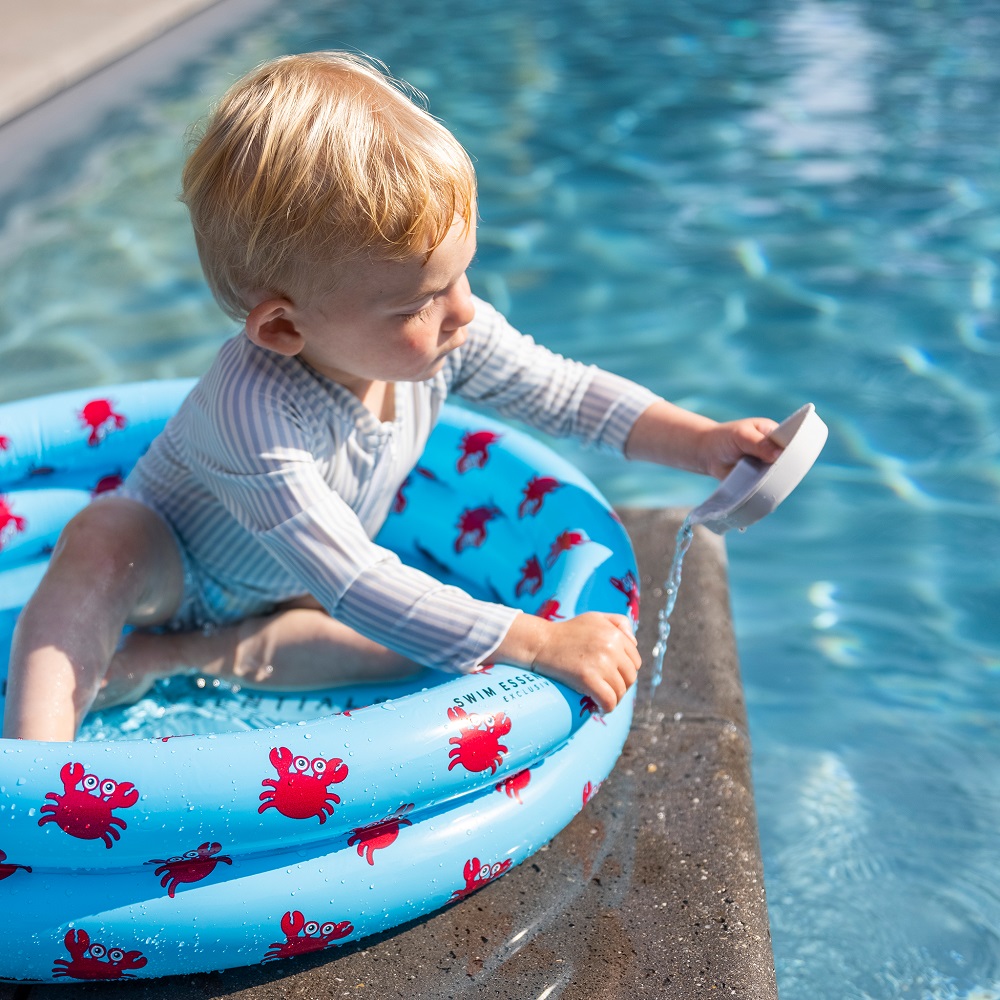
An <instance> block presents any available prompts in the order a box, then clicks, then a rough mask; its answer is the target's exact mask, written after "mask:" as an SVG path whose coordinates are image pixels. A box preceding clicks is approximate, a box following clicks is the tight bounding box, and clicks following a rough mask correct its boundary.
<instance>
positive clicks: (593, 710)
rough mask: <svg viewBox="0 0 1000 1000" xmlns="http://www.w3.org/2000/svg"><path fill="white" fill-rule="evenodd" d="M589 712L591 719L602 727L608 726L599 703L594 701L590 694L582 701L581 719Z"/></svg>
mask: <svg viewBox="0 0 1000 1000" xmlns="http://www.w3.org/2000/svg"><path fill="white" fill-rule="evenodd" d="M588 712H589V713H590V717H591V718H592V719H594V720H596V721H597V722H599V723H600V724H601V725H602V726H606V725H607V723H606V722H605V721H604V716H603V715H602V713H601V707H600V705H598V704H597V702H596V701H594V699H593V698H591V697H590V695H589V694H585V695H584V696H583V697H582V698H581V699H580V717H581V718H582V717H583V716H584V715H586V714H587V713H588Z"/></svg>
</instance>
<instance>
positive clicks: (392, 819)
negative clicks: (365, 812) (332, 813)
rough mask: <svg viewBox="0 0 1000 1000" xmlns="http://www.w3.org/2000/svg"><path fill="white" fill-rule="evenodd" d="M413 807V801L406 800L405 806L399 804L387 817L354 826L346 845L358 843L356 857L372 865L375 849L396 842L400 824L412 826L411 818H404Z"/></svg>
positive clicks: (379, 849)
mask: <svg viewBox="0 0 1000 1000" xmlns="http://www.w3.org/2000/svg"><path fill="white" fill-rule="evenodd" d="M412 808H413V803H412V802H408V803H407V804H406V805H405V806H400V807H399V808H398V809H397V810H396V811H395V812H394V813H393V814H392V815H391V816H389V817H388V818H387V819H380V820H379V821H378V822H377V823H369V824H368V825H367V826H359V827H356V828H355V830H354V833H353V834H352V836H351V838H350V840H348V841H347V846H348V847H352V846H353V845H354V844H357V845H358V857H359V858H363V857H367V858H368V864H370V865H374V864H375V859H374V858H373V857H372V855H373V854H374V852H375V851H381V850H382V849H383V848H386V847H389V845H390V844H394V843H395V842H396V838H397V837H398V836H399V828H400V827H401V826H413V822H412V820H408V819H405V818H404V817H405V816H406V814H407V813H408V812H409V811H410V810H411V809H412Z"/></svg>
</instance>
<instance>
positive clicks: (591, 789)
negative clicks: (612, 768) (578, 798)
mask: <svg viewBox="0 0 1000 1000" xmlns="http://www.w3.org/2000/svg"><path fill="white" fill-rule="evenodd" d="M600 789H601V783H600V782H597V784H596V785H592V784H591V783H590V782H589V781H588V782H587V783H586V784H585V785H584V786H583V804H584V805H586V804H587V803H588V802H589V801H590V800H591V799H592V798H593V797H594V796H595V795H596V794H597V793H598V792H599V791H600Z"/></svg>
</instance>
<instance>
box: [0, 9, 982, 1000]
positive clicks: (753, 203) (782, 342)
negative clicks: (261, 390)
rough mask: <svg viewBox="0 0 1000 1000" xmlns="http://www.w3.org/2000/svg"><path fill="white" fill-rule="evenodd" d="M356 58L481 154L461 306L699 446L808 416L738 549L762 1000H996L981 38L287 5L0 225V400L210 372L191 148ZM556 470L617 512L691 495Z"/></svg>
mask: <svg viewBox="0 0 1000 1000" xmlns="http://www.w3.org/2000/svg"><path fill="white" fill-rule="evenodd" d="M342 46H350V47H357V48H360V49H363V50H367V51H370V52H372V53H374V54H376V55H378V56H380V57H381V58H382V59H384V60H385V61H386V62H388V63H389V64H390V66H391V67H392V69H393V70H394V72H396V73H397V74H399V75H401V76H403V77H405V78H407V79H409V80H410V81H411V82H412V83H414V84H416V85H417V86H419V87H421V88H423V89H424V90H425V91H426V92H427V93H428V95H429V97H430V101H431V108H432V110H433V111H434V112H435V113H436V114H437V115H438V116H440V117H441V118H443V119H444V120H445V121H446V122H447V123H448V124H449V125H450V126H451V127H452V129H453V130H454V131H455V132H456V133H457V134H458V136H459V137H460V139H461V140H462V141H463V142H464V143H465V145H466V146H467V147H468V148H469V149H470V151H471V152H472V153H473V154H474V156H475V158H476V161H477V165H478V169H479V173H480V179H481V197H482V202H481V214H482V228H481V234H480V242H481V250H480V253H479V260H478V263H477V266H476V270H475V272H474V278H473V281H474V285H475V286H476V288H477V290H478V291H479V292H480V293H481V294H483V295H485V296H486V297H488V298H490V299H492V301H493V302H494V303H496V304H497V305H498V306H500V307H501V308H503V309H505V310H507V311H508V313H509V315H510V316H511V318H512V320H513V321H514V322H515V324H517V325H519V326H521V327H522V328H523V329H525V330H527V331H529V332H531V333H533V334H534V335H535V336H537V337H538V338H539V339H541V340H542V341H544V342H545V343H547V344H549V345H551V346H553V347H555V348H557V349H559V350H562V351H565V352H567V353H571V354H573V355H575V356H577V357H580V358H582V359H584V360H588V361H592V362H595V363H598V364H601V365H605V366H607V367H609V368H612V369H614V370H616V371H619V372H621V373H623V374H625V375H629V376H631V377H634V378H637V379H640V380H642V381H645V382H646V383H647V384H649V385H651V386H652V387H653V388H654V389H656V390H658V391H660V392H662V393H664V394H665V395H666V396H668V397H670V398H672V399H674V400H675V401H677V402H679V403H681V404H684V405H687V406H691V407H694V408H697V409H699V410H702V411H704V412H705V413H708V414H710V415H711V416H714V417H717V418H729V417H735V416H740V415H746V414H749V413H757V412H760V413H766V414H769V415H773V416H775V417H778V418H780V417H783V416H785V415H786V414H788V413H790V412H791V411H792V410H793V409H795V408H797V407H798V406H799V405H800V404H801V403H803V402H805V401H809V400H811V401H813V402H814V403H815V404H816V406H817V408H818V410H819V412H820V414H821V415H822V416H823V417H824V419H825V420H826V421H827V423H828V424H829V425H830V428H831V437H830V442H829V444H828V445H827V448H826V451H825V452H824V455H823V459H822V464H821V465H820V466H818V467H817V468H815V469H814V470H813V472H812V473H811V474H810V476H809V478H808V479H807V480H806V482H805V484H804V485H803V486H802V487H801V488H800V489H799V490H798V491H797V492H796V494H795V495H794V496H793V497H792V498H791V499H790V500H789V501H788V502H787V504H786V505H785V506H784V507H782V509H781V511H780V512H778V514H776V515H775V516H773V517H772V518H770V519H768V521H766V522H763V523H761V524H760V525H758V526H756V527H755V528H753V529H751V531H749V532H748V533H747V534H746V535H742V536H739V537H735V538H732V539H730V540H729V551H730V558H731V564H732V565H731V576H732V586H733V601H734V607H735V615H736V628H737V634H738V640H739V645H740V650H741V656H742V662H743V668H744V675H745V682H746V686H747V690H748V696H749V703H750V713H751V726H752V730H753V739H754V747H755V752H756V761H755V763H756V782H757V795H758V807H759V812H760V821H761V832H762V838H763V848H764V856H765V868H766V876H767V888H768V895H769V902H770V912H771V921H772V928H773V934H774V946H775V954H776V961H777V967H778V979H779V985H780V988H781V993H782V997H783V998H784V1000H807V998H808V1000H815V998H819V997H822V998H831V1000H834V998H835V1000H841V998H845V997H847V998H886V997H908V998H909V997H914V998H918V997H919V998H951V997H956V998H969V1000H987V998H997V997H1000V941H998V937H997V935H998V929H1000V874H998V870H1000V865H998V850H997V847H998V830H1000V614H998V613H997V608H998V606H1000V585H998V574H1000V570H998V568H997V567H998V562H1000V505H998V500H1000V463H998V450H1000V431H998V426H1000V422H998V394H1000V327H998V322H997V321H998V311H997V301H996V298H997V292H996V283H997V253H998V250H1000V127H998V126H1000V120H998V119H1000V110H998V109H1000V61H998V60H997V58H996V53H997V51H998V50H1000V10H997V8H996V7H995V5H994V4H993V3H992V2H990V0H922V2H921V0H877V2H876V0H866V2H857V3H850V2H832V0H831V2H821V0H781V2H777V0H757V2H755V3H753V4H751V3H746V2H741V0H711V2H709V0H692V2H686V3H683V4H681V3H675V4H666V3H663V2H652V0H619V2H617V3H615V4H609V3H607V2H606V0H600V2H597V0H593V2H589V0H559V2H558V3H556V2H550V0H530V2H529V0H508V2H507V3H505V4H503V5H502V9H501V8H500V5H497V4H495V3H493V2H492V0H489V2H487V0H463V2H461V3H458V2H456V0H442V2H440V3H437V4H432V5H427V4H423V3H420V4H418V3H415V2H412V0H390V2H386V3H381V4H359V3H353V2H344V3H341V4H329V3H326V2H319V0H316V2H314V3H307V2H302V0H292V2H286V3H283V4H282V5H281V9H280V11H276V12H275V13H273V14H272V15H269V16H268V17H266V18H265V19H263V20H262V21H260V22H258V23H257V24H255V25H254V26H253V27H252V28H250V29H248V30H247V31H245V32H243V33H242V34H241V35H240V36H239V37H238V38H236V39H235V40H233V41H231V42H230V43H227V44H226V45H224V46H222V47H220V48H218V49H217V50H216V51H214V52H212V53H211V54H209V55H207V56H205V57H203V58H194V59H192V62H191V64H190V65H188V66H187V67H185V69H184V71H183V73H181V74H178V80H177V82H176V84H175V85H172V86H165V87H160V88H157V89H156V90H155V92H151V93H149V94H145V95H137V100H136V103H135V105H134V107H133V108H132V109H131V110H129V111H128V112H127V113H118V114H116V115H115V116H113V118H112V119H109V121H108V122H107V123H106V124H105V126H103V127H102V128H101V130H100V134H99V135H95V137H94V138H93V141H92V142H91V143H89V144H85V145H84V146H75V147H74V148H73V150H71V151H68V152H66V153H64V154H63V155H62V157H61V160H60V158H59V157H56V158H55V160H53V162H52V163H51V164H50V166H52V167H53V168H58V169H57V170H56V171H55V172H54V173H53V174H52V175H51V176H53V177H55V176H58V177H59V178H60V182H59V184H58V185H54V186H53V185H47V183H46V176H47V175H46V174H45V173H44V172H40V173H39V174H37V175H36V176H35V177H34V178H33V181H32V189H31V193H30V196H29V194H28V193H27V192H24V193H22V195H21V196H20V197H18V198H16V199H15V200H14V204H15V207H14V208H12V209H10V211H8V212H7V214H6V217H5V220H4V227H5V228H4V232H3V239H2V241H0V269H2V270H0V396H3V397H6V398H12V397H15V396H25V395H31V394H34V393H38V392H43V391H50V390H55V389H60V388H65V387H69V386H76V385H84V384H91V383H95V382H100V381H112V380H126V379H133V378H146V377H152V376H167V375H176V374H197V373H199V372H201V371H202V370H204V368H205V367H206V365H207V364H208V362H209V360H210V358H211V356H212V355H213V353H214V351H215V349H216V348H217V347H218V345H219V343H220V342H221V341H222V340H223V339H224V338H225V337H226V336H228V335H230V334H231V332H232V326H231V324H230V323H229V322H228V321H227V320H225V319H224V318H223V317H222V315H221V313H220V312H219V311H218V310H217V309H216V307H215V306H214V305H213V304H212V302H211V301H210V299H209V296H208V294H207V292H206V290H205V288H204V286H203V284H202V283H201V280H200V276H199V270H198V265H197V260H196V257H195V253H194V248H193V245H192V241H191V238H190V235H189V232H188V224H187V220H186V218H185V213H184V211H183V209H182V207H181V206H180V205H179V204H178V203H177V202H176V191H177V188H178V175H179V169H180V163H181V159H182V150H183V142H182V137H183V132H184V128H185V126H186V125H187V124H188V123H189V122H190V121H191V120H193V119H194V118H196V117H198V116H199V115H200V114H201V113H202V112H203V111H204V109H205V107H206V105H207V103H208V100H209V98H210V96H211V95H215V94H217V93H219V92H220V91H221V90H222V89H223V88H224V86H225V85H226V84H227V82H228V81H229V80H230V79H231V78H232V77H233V76H234V75H236V74H238V73H239V72H241V71H242V70H244V69H245V68H247V67H248V66H250V65H252V64H253V63H255V62H256V61H258V60H259V59H261V58H264V57H267V56H269V55H273V54H277V53H280V52H284V51H292V50H297V49H298V50H304V49H311V48H320V47H342ZM47 188H51V189H50V190H46V189H47ZM4 204H6V205H9V204H10V202H9V201H8V202H5V203H4ZM579 462H580V463H581V465H582V466H583V467H584V468H585V469H586V471H587V472H588V473H589V474H590V475H591V476H592V477H593V478H594V479H595V480H596V482H597V483H598V484H599V485H600V486H601V487H602V488H603V489H604V491H605V492H606V493H607V494H608V495H609V496H610V498H611V499H612V500H613V501H615V502H616V503H629V504H657V505H659V504H691V503H696V502H700V500H702V499H704V496H705V495H706V493H707V489H708V484H707V483H706V482H704V481H701V480H698V479H696V478H695V477H691V476H686V475H682V474H679V473H672V472H661V471H656V470H651V469H645V468H640V467H637V466H627V465H625V464H624V463H622V462H617V463H616V462H615V461H614V460H611V459H608V458H607V457H605V456H595V455H588V454H583V453H581V454H580V455H579ZM666 570H667V567H664V571H665V572H666ZM666 669H668V670H669V657H668V662H667V665H666Z"/></svg>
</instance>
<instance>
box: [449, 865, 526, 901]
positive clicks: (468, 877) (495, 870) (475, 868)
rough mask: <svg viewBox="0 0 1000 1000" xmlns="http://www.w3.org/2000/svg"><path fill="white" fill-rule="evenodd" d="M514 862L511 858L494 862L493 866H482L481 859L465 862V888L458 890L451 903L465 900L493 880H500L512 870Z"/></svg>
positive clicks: (453, 894) (452, 896)
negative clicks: (506, 872)
mask: <svg viewBox="0 0 1000 1000" xmlns="http://www.w3.org/2000/svg"><path fill="white" fill-rule="evenodd" d="M512 864H514V862H513V861H512V860H511V859H510V858H505V859H504V860H503V861H494V862H493V864H491V865H490V864H481V863H480V861H479V858H469V860H468V861H466V862H465V868H464V869H463V871H462V874H463V875H464V876H465V886H464V887H463V888H461V889H456V890H455V891H454V892H453V893H452V894H451V899H450V900H449V902H455V901H456V900H459V899H465V897H466V896H471V895H472V893H474V892H475V891H476V890H477V889H481V888H482V887H483V886H484V885H486V883H487V882H492V881H493V879H495V878H499V877H500V876H501V875H503V873H504V872H505V871H508V870H509V869H510V866H511V865H512Z"/></svg>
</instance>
